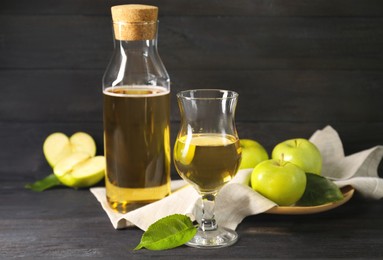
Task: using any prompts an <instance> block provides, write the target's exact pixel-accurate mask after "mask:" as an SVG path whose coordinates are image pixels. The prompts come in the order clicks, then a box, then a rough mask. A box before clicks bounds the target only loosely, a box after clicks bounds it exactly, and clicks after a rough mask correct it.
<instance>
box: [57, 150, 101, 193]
mask: <svg viewBox="0 0 383 260" xmlns="http://www.w3.org/2000/svg"><path fill="white" fill-rule="evenodd" d="M105 166H106V162H105V157H104V156H96V157H92V158H90V157H89V155H88V154H86V153H82V152H77V153H73V154H71V155H70V156H68V157H66V158H64V159H63V160H61V161H60V162H59V163H58V164H57V165H56V167H55V168H54V169H53V171H54V174H55V175H56V177H57V178H58V179H59V181H60V182H61V183H62V184H64V185H66V186H69V187H75V188H82V187H90V186H93V185H94V184H96V183H98V182H99V181H101V180H102V178H103V177H104V174H105Z"/></svg>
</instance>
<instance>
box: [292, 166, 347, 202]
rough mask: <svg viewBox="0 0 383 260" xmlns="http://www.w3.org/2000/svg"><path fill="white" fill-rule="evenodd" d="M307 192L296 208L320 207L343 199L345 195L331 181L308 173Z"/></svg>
mask: <svg viewBox="0 0 383 260" xmlns="http://www.w3.org/2000/svg"><path fill="white" fill-rule="evenodd" d="M306 177H307V178H306V179H307V184H306V190H305V192H304V193H303V196H302V197H301V198H300V200H299V201H298V202H297V203H296V206H318V205H322V204H326V203H330V202H335V201H338V200H341V199H343V194H342V192H341V191H340V189H339V188H338V186H336V185H335V183H333V182H332V181H331V180H329V179H327V178H325V177H323V176H319V175H317V174H312V173H306Z"/></svg>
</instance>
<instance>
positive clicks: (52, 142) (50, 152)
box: [43, 132, 96, 168]
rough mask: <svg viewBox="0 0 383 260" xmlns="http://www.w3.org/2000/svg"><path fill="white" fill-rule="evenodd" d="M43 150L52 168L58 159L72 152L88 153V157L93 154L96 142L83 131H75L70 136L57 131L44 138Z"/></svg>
mask: <svg viewBox="0 0 383 260" xmlns="http://www.w3.org/2000/svg"><path fill="white" fill-rule="evenodd" d="M43 151H44V155H45V158H46V159H47V161H48V163H49V165H50V166H51V167H52V168H54V167H55V166H56V164H57V163H58V162H59V161H61V160H62V159H63V158H65V157H68V156H69V155H71V154H72V153H77V152H82V153H87V154H89V157H93V156H95V155H96V143H95V141H94V139H93V138H92V137H91V136H90V135H89V134H87V133H84V132H77V133H75V134H73V135H72V136H71V137H70V138H68V137H67V136H66V135H65V134H63V133H60V132H57V133H53V134H51V135H49V136H48V137H47V138H46V139H45V142H44V145H43Z"/></svg>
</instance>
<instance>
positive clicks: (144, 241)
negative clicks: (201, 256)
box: [134, 214, 197, 250]
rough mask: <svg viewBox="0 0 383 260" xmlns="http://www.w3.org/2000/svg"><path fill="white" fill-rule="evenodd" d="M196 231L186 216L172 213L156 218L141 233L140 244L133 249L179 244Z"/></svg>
mask: <svg viewBox="0 0 383 260" xmlns="http://www.w3.org/2000/svg"><path fill="white" fill-rule="evenodd" d="M196 233H197V228H196V227H194V225H193V223H192V221H191V220H190V218H189V217H188V216H185V215H181V214H174V215H170V216H167V217H164V218H162V219H160V220H157V221H156V222H155V223H153V224H152V225H150V226H149V228H148V230H147V231H146V232H145V233H144V234H143V235H142V238H141V242H140V244H139V245H138V246H137V247H136V248H135V249H134V250H139V249H142V248H144V247H145V248H147V249H149V250H164V249H170V248H174V247H178V246H181V245H183V244H185V243H186V242H188V241H189V240H190V239H192V238H193V237H194V235H195V234H196Z"/></svg>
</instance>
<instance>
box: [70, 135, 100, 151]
mask: <svg viewBox="0 0 383 260" xmlns="http://www.w3.org/2000/svg"><path fill="white" fill-rule="evenodd" d="M69 142H70V144H71V145H72V152H85V153H88V154H89V155H90V156H91V157H93V156H95V155H96V143H95V141H94V139H93V138H92V137H91V136H90V135H89V134H87V133H84V132H77V133H75V134H73V135H72V136H71V137H70V138H69Z"/></svg>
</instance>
